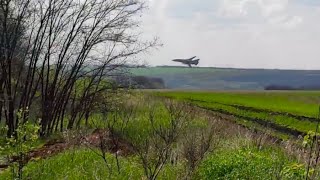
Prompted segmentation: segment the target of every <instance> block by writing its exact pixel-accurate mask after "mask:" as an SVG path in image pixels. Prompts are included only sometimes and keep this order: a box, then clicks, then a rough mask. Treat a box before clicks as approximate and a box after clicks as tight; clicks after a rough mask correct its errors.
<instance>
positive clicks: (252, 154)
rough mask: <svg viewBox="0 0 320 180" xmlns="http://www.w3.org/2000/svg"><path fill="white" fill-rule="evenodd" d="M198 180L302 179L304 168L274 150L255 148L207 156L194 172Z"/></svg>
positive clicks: (230, 150)
mask: <svg viewBox="0 0 320 180" xmlns="http://www.w3.org/2000/svg"><path fill="white" fill-rule="evenodd" d="M197 173H198V174H197V176H198V179H217V180H219V179H261V180H263V179H266V180H267V179H283V180H285V179H287V180H289V179H290V180H292V179H303V178H304V166H303V165H302V164H298V163H296V162H294V161H293V160H290V159H288V157H287V156H285V154H283V152H281V151H277V148H264V149H258V148H257V147H254V146H249V147H239V148H237V149H221V150H220V151H219V152H216V153H215V154H213V155H211V156H208V157H207V159H205V160H204V161H203V162H202V164H201V166H200V168H199V169H198V172H197Z"/></svg>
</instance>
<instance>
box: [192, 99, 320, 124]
mask: <svg viewBox="0 0 320 180" xmlns="http://www.w3.org/2000/svg"><path fill="white" fill-rule="evenodd" d="M187 100H189V101H194V102H203V103H215V104H220V105H224V106H230V107H234V108H237V109H241V110H246V111H252V112H256V113H268V114H270V115H281V116H287V117H291V118H294V119H297V120H301V121H309V122H318V121H319V119H318V118H315V117H307V116H301V115H296V114H292V113H286V112H279V111H271V110H268V109H259V108H254V107H248V106H243V105H236V104H225V103H221V102H215V101H210V102H208V101H202V100H195V99H187Z"/></svg>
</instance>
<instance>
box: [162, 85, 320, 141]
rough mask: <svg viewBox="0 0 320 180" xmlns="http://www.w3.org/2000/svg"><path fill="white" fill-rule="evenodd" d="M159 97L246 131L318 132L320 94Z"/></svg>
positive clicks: (181, 93)
mask: <svg viewBox="0 0 320 180" xmlns="http://www.w3.org/2000/svg"><path fill="white" fill-rule="evenodd" d="M158 95H160V96H165V97H169V98H174V99H177V100H182V101H187V102H189V103H191V104H192V105H195V106H198V107H201V108H204V109H208V110H210V111H213V112H216V113H220V114H224V115H228V116H231V117H233V119H234V120H235V121H236V122H237V123H239V124H242V125H245V126H247V127H251V128H256V129H263V130H266V129H268V130H272V131H273V133H276V135H279V136H280V135H281V136H282V137H283V138H285V137H286V136H295V137H297V136H299V135H302V136H303V135H305V134H307V133H308V132H309V131H315V128H316V124H317V121H318V118H317V116H318V111H319V101H320V92H317V91H309V92H307V91H305V92H304V91H294V92H289V91H285V92H281V91H270V92H269V91H268V92H267V91H255V92H250V91H243V92H241V91H240V92H235V91H229V92H228V91H224V92H222V91H221V92H200V91H193V92H187V91H163V92H159V93H158Z"/></svg>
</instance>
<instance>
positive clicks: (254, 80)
mask: <svg viewBox="0 0 320 180" xmlns="http://www.w3.org/2000/svg"><path fill="white" fill-rule="evenodd" d="M130 72H131V73H132V74H133V75H137V76H147V77H157V78H162V79H163V80H164V82H165V85H166V87H167V88H169V89H213V90H240V89H242V90H262V89H264V88H265V87H266V86H270V85H281V86H291V87H311V86H312V87H315V86H316V87H318V86H319V85H320V83H319V80H320V70H276V69H228V68H211V67H198V68H187V67H170V66H168V67H166V66H163V67H147V68H132V69H130Z"/></svg>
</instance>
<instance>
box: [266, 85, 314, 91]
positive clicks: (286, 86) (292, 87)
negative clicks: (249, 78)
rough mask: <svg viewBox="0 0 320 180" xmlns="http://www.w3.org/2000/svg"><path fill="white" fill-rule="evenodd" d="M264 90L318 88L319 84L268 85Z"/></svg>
mask: <svg viewBox="0 0 320 180" xmlns="http://www.w3.org/2000/svg"><path fill="white" fill-rule="evenodd" d="M264 89H265V90H320V85H308V86H299V87H294V86H288V85H268V86H266V87H265V88H264Z"/></svg>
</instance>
